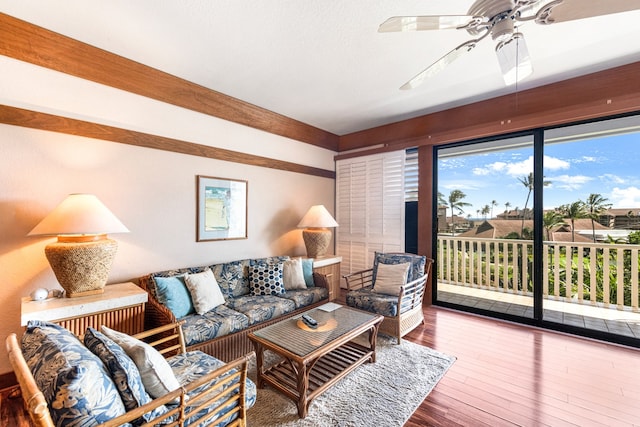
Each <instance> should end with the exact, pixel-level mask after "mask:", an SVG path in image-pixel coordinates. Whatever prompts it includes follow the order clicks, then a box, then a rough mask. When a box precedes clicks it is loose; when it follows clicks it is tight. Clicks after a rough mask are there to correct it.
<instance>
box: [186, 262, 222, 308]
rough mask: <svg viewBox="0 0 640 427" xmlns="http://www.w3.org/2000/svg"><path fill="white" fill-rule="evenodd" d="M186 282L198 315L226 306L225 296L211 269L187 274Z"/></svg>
mask: <svg viewBox="0 0 640 427" xmlns="http://www.w3.org/2000/svg"><path fill="white" fill-rule="evenodd" d="M184 281H185V283H186V285H187V289H189V293H190V294H191V300H192V301H193V307H194V309H195V310H196V313H198V314H204V313H206V312H207V311H209V310H211V309H214V308H216V307H217V306H219V305H222V304H224V296H223V295H222V291H221V290H220V286H218V282H217V281H216V278H215V277H214V276H213V272H212V271H211V270H210V269H208V268H207V269H206V270H205V271H203V272H202V273H195V274H187V275H186V276H185V279H184Z"/></svg>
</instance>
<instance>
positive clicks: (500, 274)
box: [437, 235, 640, 311]
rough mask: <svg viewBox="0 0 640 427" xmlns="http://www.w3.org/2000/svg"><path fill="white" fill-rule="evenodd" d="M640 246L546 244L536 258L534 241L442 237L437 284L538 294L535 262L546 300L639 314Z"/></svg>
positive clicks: (439, 244)
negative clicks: (535, 287)
mask: <svg viewBox="0 0 640 427" xmlns="http://www.w3.org/2000/svg"><path fill="white" fill-rule="evenodd" d="M639 250H640V245H628V244H606V243H574V242H544V244H543V253H542V259H541V260H534V259H533V244H532V242H531V241H530V240H511V239H475V238H459V237H455V236H442V235H440V236H438V254H437V256H438V271H437V275H438V280H439V281H441V282H444V283H449V284H454V285H459V286H469V287H476V288H481V289H488V290H493V291H499V292H507V293H513V294H518V295H528V296H533V268H534V263H535V264H536V265H541V266H542V268H543V289H544V290H543V294H544V297H545V298H548V299H555V300H558V301H563V302H570V303H579V304H589V305H597V306H601V307H606V308H616V309H618V310H632V311H639V310H638V299H639V298H638V282H639V281H640V278H639V276H638V270H639V269H638V262H639V261H638V251H639Z"/></svg>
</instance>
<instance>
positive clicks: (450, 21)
mask: <svg viewBox="0 0 640 427" xmlns="http://www.w3.org/2000/svg"><path fill="white" fill-rule="evenodd" d="M475 19H476V17H474V16H469V15H441V16H437V15H434V16H394V17H392V18H389V19H387V20H386V21H384V22H383V23H382V24H380V27H379V28H378V32H379V33H391V32H397V31H427V30H446V29H455V28H460V27H465V26H467V25H469V24H470V23H472V22H474V20H475Z"/></svg>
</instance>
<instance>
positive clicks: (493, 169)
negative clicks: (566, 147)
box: [472, 156, 570, 178]
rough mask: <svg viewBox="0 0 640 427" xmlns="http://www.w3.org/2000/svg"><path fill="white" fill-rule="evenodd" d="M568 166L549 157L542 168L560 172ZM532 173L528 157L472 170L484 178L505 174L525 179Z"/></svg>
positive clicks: (564, 162)
mask: <svg viewBox="0 0 640 427" xmlns="http://www.w3.org/2000/svg"><path fill="white" fill-rule="evenodd" d="M569 167H570V164H569V162H567V161H565V160H561V159H558V158H555V157H551V156H544V168H545V169H546V170H552V171H555V170H562V169H569ZM531 172H533V156H529V157H528V158H527V159H525V160H522V161H519V162H514V163H506V162H494V163H489V164H487V165H485V166H484V167H479V168H474V169H473V170H472V173H473V174H474V175H478V176H486V175H491V174H506V175H509V176H512V177H518V178H520V177H525V176H527V175H529V174H530V173H531Z"/></svg>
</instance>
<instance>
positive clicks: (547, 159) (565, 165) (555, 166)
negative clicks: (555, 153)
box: [544, 156, 571, 171]
mask: <svg viewBox="0 0 640 427" xmlns="http://www.w3.org/2000/svg"><path fill="white" fill-rule="evenodd" d="M570 166H571V165H570V163H569V162H567V161H565V160H561V159H558V158H556V157H551V156H544V168H545V169H548V170H552V171H556V170H562V169H569V167H570Z"/></svg>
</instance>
